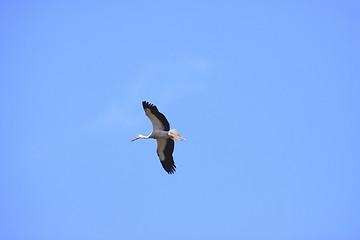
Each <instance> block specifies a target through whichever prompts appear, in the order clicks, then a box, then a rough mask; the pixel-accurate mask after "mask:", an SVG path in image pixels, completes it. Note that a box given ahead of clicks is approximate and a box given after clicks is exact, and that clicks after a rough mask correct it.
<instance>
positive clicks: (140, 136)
mask: <svg viewBox="0 0 360 240" xmlns="http://www.w3.org/2000/svg"><path fill="white" fill-rule="evenodd" d="M149 137H150V135H149V136H144V135H141V134H140V135H139V138H149Z"/></svg>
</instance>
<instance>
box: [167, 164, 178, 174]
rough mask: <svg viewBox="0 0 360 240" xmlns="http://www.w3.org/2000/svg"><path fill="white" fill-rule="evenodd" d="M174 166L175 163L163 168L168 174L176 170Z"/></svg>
mask: <svg viewBox="0 0 360 240" xmlns="http://www.w3.org/2000/svg"><path fill="white" fill-rule="evenodd" d="M175 168H176V166H175V164H174V165H172V166H170V168H169V167H168V168H165V166H164V169H165V171H166V172H167V173H168V174H174V173H175V172H176V169H175Z"/></svg>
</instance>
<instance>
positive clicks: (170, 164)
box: [131, 101, 185, 174]
mask: <svg viewBox="0 0 360 240" xmlns="http://www.w3.org/2000/svg"><path fill="white" fill-rule="evenodd" d="M142 105H143V108H144V110H145V114H146V116H148V118H149V119H150V121H151V123H152V125H153V131H152V133H150V134H149V135H148V136H143V135H141V134H139V135H137V136H136V138H134V139H133V140H131V142H133V141H135V140H137V139H139V138H145V139H148V138H155V139H156V141H157V149H156V152H157V155H158V156H159V159H160V162H161V164H162V166H163V168H164V169H165V171H166V172H167V173H168V174H173V173H174V172H175V168H176V166H175V163H174V159H173V156H172V153H173V152H174V140H176V141H177V140H181V141H185V139H184V138H182V137H180V136H179V133H178V131H177V130H176V129H171V130H170V124H169V122H168V121H167V120H166V118H165V116H164V115H163V114H162V113H161V112H159V110H158V109H157V107H156V106H155V105H153V104H151V103H149V102H146V101H143V102H142Z"/></svg>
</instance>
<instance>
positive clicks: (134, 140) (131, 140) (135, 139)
mask: <svg viewBox="0 0 360 240" xmlns="http://www.w3.org/2000/svg"><path fill="white" fill-rule="evenodd" d="M136 139H139V137H136V138H134V139H133V140H131V141H132V142H133V141H135V140H136Z"/></svg>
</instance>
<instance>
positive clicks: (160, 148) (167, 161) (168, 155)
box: [156, 138, 176, 174]
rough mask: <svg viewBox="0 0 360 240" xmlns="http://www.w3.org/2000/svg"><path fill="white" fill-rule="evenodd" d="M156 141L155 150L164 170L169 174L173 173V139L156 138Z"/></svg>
mask: <svg viewBox="0 0 360 240" xmlns="http://www.w3.org/2000/svg"><path fill="white" fill-rule="evenodd" d="M156 141H157V149H156V152H157V154H158V156H159V158H160V162H161V165H162V166H163V168H164V169H165V171H166V172H167V173H169V174H173V173H174V172H175V168H176V166H175V163H174V159H173V156H172V153H173V152H174V140H172V139H170V138H168V139H166V138H161V139H156Z"/></svg>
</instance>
